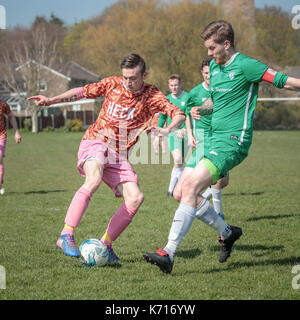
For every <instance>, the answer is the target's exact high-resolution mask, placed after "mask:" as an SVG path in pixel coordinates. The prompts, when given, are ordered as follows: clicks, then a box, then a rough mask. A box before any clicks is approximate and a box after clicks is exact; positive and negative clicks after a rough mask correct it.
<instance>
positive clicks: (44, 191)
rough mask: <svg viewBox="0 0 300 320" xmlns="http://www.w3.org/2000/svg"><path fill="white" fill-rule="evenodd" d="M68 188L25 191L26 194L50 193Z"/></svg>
mask: <svg viewBox="0 0 300 320" xmlns="http://www.w3.org/2000/svg"><path fill="white" fill-rule="evenodd" d="M66 191H68V190H38V191H27V192H24V194H25V195H29V194H48V193H56V192H57V193H58V192H66Z"/></svg>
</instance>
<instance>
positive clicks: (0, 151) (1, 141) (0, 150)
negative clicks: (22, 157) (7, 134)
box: [0, 138, 6, 158]
mask: <svg viewBox="0 0 300 320" xmlns="http://www.w3.org/2000/svg"><path fill="white" fill-rule="evenodd" d="M5 147H6V138H0V157H2V158H3V157H4V156H5Z"/></svg>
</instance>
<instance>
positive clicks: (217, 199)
mask: <svg viewBox="0 0 300 320" xmlns="http://www.w3.org/2000/svg"><path fill="white" fill-rule="evenodd" d="M211 193H212V202H213V205H214V208H215V211H216V213H217V214H223V212H222V189H214V188H211Z"/></svg>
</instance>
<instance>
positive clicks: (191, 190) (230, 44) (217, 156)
mask: <svg viewBox="0 0 300 320" xmlns="http://www.w3.org/2000/svg"><path fill="white" fill-rule="evenodd" d="M201 38H202V39H203V40H204V45H205V47H206V48H207V49H208V55H209V56H212V57H213V58H214V60H213V61H212V62H211V63H210V92H211V98H210V99H207V100H206V102H205V103H204V107H205V108H206V111H204V110H201V113H200V114H203V113H204V112H207V111H208V110H209V109H212V108H213V113H212V119H211V127H212V128H211V129H212V135H211V136H210V137H209V138H207V139H206V141H205V146H204V157H203V158H202V159H199V160H200V161H199V163H198V164H197V166H196V167H195V169H194V170H193V172H192V174H190V175H188V176H187V177H186V178H185V179H184V181H183V183H182V188H181V199H180V204H179V207H178V209H177V210H176V212H175V216H174V220H173V223H172V226H171V229H170V233H169V237H168V243H167V245H166V246H165V248H164V249H162V248H160V249H159V250H157V252H156V253H145V254H144V258H145V259H146V261H147V262H149V263H152V264H155V265H157V266H158V267H159V268H160V269H161V271H162V272H165V273H170V272H171V271H172V268H173V263H174V255H175V252H176V249H177V247H178V246H179V244H180V243H181V241H182V239H183V238H184V236H185V235H186V233H187V232H188V230H189V228H190V226H191V225H192V222H193V220H194V218H195V217H198V218H199V219H200V220H202V221H203V222H204V223H206V224H207V225H208V226H211V227H213V228H214V229H215V230H216V231H217V232H218V233H219V234H220V237H219V242H220V245H221V251H220V256H219V262H221V263H223V262H225V261H226V260H227V259H228V258H229V256H230V253H231V250H232V246H233V244H234V243H235V241H236V240H238V239H239V238H240V236H241V235H242V229H241V228H239V227H234V226H231V225H229V224H227V223H226V222H225V221H224V220H223V219H222V218H220V217H219V215H218V214H217V213H216V212H215V210H214V208H213V207H212V205H211V204H210V203H209V201H207V199H205V198H203V197H202V196H201V191H202V190H204V189H205V188H207V187H208V186H210V185H212V184H214V183H216V182H217V181H218V179H219V178H221V177H224V176H225V175H226V174H227V172H228V171H229V170H231V169H232V168H234V167H235V166H237V165H239V164H240V163H241V162H242V161H243V160H244V159H245V158H246V157H247V155H248V151H249V148H250V145H251V143H252V136H253V114H254V109H255V107H256V101H257V96H258V85H259V82H261V81H266V82H269V83H271V84H273V85H274V86H276V87H277V88H285V89H289V90H300V79H297V78H292V77H288V76H286V75H284V74H282V73H280V72H276V71H274V70H272V69H271V68H270V67H269V66H267V65H265V64H263V63H261V62H259V61H257V60H255V59H252V58H249V57H247V56H245V55H244V54H242V53H240V52H237V51H236V50H235V47H234V31H233V28H232V26H231V24H230V23H228V22H226V21H224V20H218V21H213V22H211V23H210V24H209V25H207V26H206V27H205V28H204V30H203V31H202V33H201ZM203 109H204V108H203ZM196 151H197V150H196Z"/></svg>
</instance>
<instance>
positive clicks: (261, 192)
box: [223, 191, 265, 197]
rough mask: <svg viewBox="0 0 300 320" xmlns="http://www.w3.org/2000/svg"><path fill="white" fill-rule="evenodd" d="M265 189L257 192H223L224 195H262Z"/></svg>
mask: <svg viewBox="0 0 300 320" xmlns="http://www.w3.org/2000/svg"><path fill="white" fill-rule="evenodd" d="M264 193H265V192H264V191H257V192H239V193H225V192H224V194H223V196H224V197H232V196H261V195H262V194H264Z"/></svg>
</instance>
